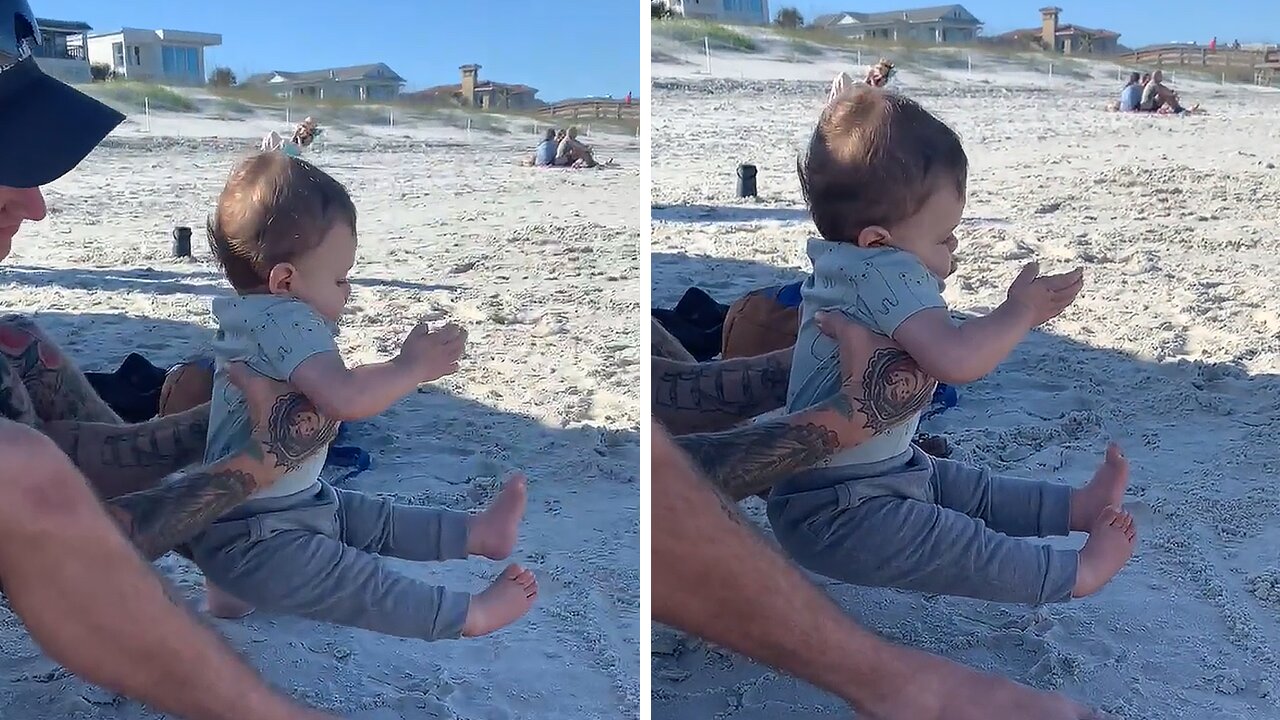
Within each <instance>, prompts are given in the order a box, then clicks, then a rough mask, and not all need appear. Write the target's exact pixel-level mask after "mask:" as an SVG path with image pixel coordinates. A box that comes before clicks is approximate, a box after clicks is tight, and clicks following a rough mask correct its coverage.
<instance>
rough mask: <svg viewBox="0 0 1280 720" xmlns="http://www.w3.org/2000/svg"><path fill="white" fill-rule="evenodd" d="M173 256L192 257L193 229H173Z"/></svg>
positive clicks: (180, 227) (182, 227)
mask: <svg viewBox="0 0 1280 720" xmlns="http://www.w3.org/2000/svg"><path fill="white" fill-rule="evenodd" d="M173 256H174V257H191V228H189V227H185V226H178V227H176V228H174V229H173Z"/></svg>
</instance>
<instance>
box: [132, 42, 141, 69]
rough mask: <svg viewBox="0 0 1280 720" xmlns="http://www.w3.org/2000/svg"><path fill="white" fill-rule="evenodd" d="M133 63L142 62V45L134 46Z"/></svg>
mask: <svg viewBox="0 0 1280 720" xmlns="http://www.w3.org/2000/svg"><path fill="white" fill-rule="evenodd" d="M133 64H134V65H141V64H142V46H140V45H134V46H133Z"/></svg>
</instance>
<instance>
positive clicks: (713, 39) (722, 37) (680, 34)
mask: <svg viewBox="0 0 1280 720" xmlns="http://www.w3.org/2000/svg"><path fill="white" fill-rule="evenodd" d="M653 33H654V34H655V35H658V36H661V37H664V38H668V39H671V40H675V41H677V42H680V43H685V44H688V45H698V46H701V45H702V43H703V39H704V38H705V39H706V41H707V43H708V44H710V45H711V47H712V48H717V49H720V50H732V51H734V52H744V53H753V52H759V51H760V45H759V44H758V43H757V42H756V41H755V40H753V39H751V38H750V37H748V36H747V35H744V34H742V33H740V32H738V31H737V30H734V29H733V28H730V27H726V26H724V25H720V24H718V23H713V22H708V21H706V20H684V19H672V20H655V21H653Z"/></svg>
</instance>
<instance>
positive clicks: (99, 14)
mask: <svg viewBox="0 0 1280 720" xmlns="http://www.w3.org/2000/svg"><path fill="white" fill-rule="evenodd" d="M30 2H31V7H32V9H33V10H34V11H35V13H36V15H38V16H41V17H48V18H53V19H57V20H82V21H84V22H87V23H89V24H90V25H92V26H93V28H94V32H110V31H113V30H118V29H119V28H120V27H122V26H128V27H138V28H170V29H173V30H195V31H200V32H216V33H221V34H222V46H221V47H216V48H210V49H209V50H208V54H207V55H206V60H205V63H206V65H207V66H208V67H210V68H212V67H214V66H215V65H226V66H228V67H230V68H231V69H232V70H233V71H235V73H236V74H237V75H238V76H240V77H244V76H245V74H247V73H252V72H264V71H267V70H314V69H320V68H326V67H337V66H343V65H361V64H364V63H373V62H385V63H387V64H388V65H390V66H391V68H392V69H393V70H395V71H396V72H398V73H400V74H401V75H403V76H404V77H405V79H407V80H408V81H409V85H408V86H407V89H409V90H415V89H420V88H423V87H427V86H431V85H443V84H446V83H456V82H458V66H459V65H463V64H466V63H479V64H480V66H481V70H480V77H481V79H488V80H497V81H500V82H507V83H524V84H526V85H532V86H533V87H536V88H538V90H539V92H538V97H539V98H540V99H542V100H548V101H554V100H560V99H564V98H568V97H582V96H591V95H613V96H614V97H618V98H620V97H623V96H624V95H626V94H627V93H628V92H633V93H636V95H637V96H638V95H639V91H640V87H639V85H640V17H641V13H640V9H641V4H640V3H639V2H637V1H636V0H452V1H451V2H450V1H446V0H284V1H281V0H214V1H213V2H184V1H182V0H121V1H119V2H102V0H30ZM298 8H306V9H307V10H309V13H302V14H299V13H297V9H298ZM646 62H647V59H646Z"/></svg>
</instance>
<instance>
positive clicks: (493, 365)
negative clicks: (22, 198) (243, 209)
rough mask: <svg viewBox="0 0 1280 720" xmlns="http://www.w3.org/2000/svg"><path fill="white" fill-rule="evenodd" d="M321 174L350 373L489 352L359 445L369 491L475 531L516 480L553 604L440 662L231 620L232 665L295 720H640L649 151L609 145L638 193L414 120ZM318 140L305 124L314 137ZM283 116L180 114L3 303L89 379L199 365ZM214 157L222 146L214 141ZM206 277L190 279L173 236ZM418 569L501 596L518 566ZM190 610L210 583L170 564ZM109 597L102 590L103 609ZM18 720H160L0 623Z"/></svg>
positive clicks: (398, 643)
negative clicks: (245, 159)
mask: <svg viewBox="0 0 1280 720" xmlns="http://www.w3.org/2000/svg"><path fill="white" fill-rule="evenodd" d="M316 116H317V120H319V121H320V122H321V124H322V125H327V126H328V127H329V129H328V131H327V133H326V134H325V136H324V138H325V140H326V141H327V148H325V149H324V150H323V152H321V153H318V154H313V155H312V156H311V159H313V160H315V161H316V162H317V163H318V164H319V165H320V166H322V167H324V168H326V169H328V170H329V171H330V172H331V173H332V174H334V175H335V176H336V177H337V178H338V179H339V180H341V181H343V182H345V183H347V185H348V188H349V189H350V190H351V192H352V194H353V196H354V198H355V201H356V204H357V207H358V209H359V212H360V223H359V224H360V227H359V230H360V242H361V248H360V256H359V263H358V266H357V270H356V273H355V275H356V277H358V278H359V279H358V280H357V281H356V282H355V288H354V290H353V297H352V301H351V304H350V307H349V310H348V315H347V316H346V318H345V319H344V327H345V331H344V332H343V334H342V336H341V338H340V343H341V345H342V347H343V350H344V352H345V353H346V354H347V357H348V359H349V360H350V361H356V362H359V361H371V360H376V359H383V358H386V357H389V356H390V354H392V353H393V352H394V351H395V349H396V348H398V346H399V342H400V341H401V340H402V339H403V337H404V335H405V333H407V332H408V330H409V328H410V327H411V326H412V325H413V324H414V323H415V322H416V321H418V320H421V319H427V320H430V321H431V322H433V323H443V322H445V321H447V320H456V321H458V322H461V323H462V324H464V325H465V326H466V327H467V328H468V330H469V331H470V333H471V335H470V344H469V349H468V355H467V358H466V359H465V361H464V364H463V367H462V369H461V370H460V371H459V372H458V373H457V374H456V375H453V376H451V377H449V378H446V379H444V380H442V381H440V382H438V383H435V384H434V385H433V387H432V388H431V389H430V391H428V392H425V393H422V394H418V395H415V396H413V397H411V398H408V399H406V400H405V401H403V402H401V403H400V404H398V405H396V406H395V407H394V408H392V409H391V410H390V411H388V412H387V413H385V414H384V415H383V416H381V417H378V418H376V419H374V420H371V421H369V422H366V423H362V424H358V425H353V426H352V427H351V430H352V442H354V443H355V444H358V445H360V446H362V447H364V448H365V449H367V450H368V451H369V452H371V453H372V455H373V458H374V468H373V469H372V470H370V471H369V472H367V473H365V474H363V475H361V476H359V477H357V478H355V479H354V480H352V481H351V482H350V483H349V484H348V485H347V487H349V488H353V489H360V490H367V491H370V492H377V493H394V494H395V495H396V496H398V497H399V498H401V499H403V500H404V501H408V502H413V503H426V504H439V505H445V506H448V507H453V508H459V509H473V508H478V507H481V506H483V505H484V504H485V503H486V502H487V501H488V499H489V498H490V497H492V495H493V493H494V491H495V489H496V487H497V486H498V484H499V482H500V480H501V478H502V476H504V475H505V473H506V472H507V471H509V470H512V469H517V468H519V469H523V470H524V471H525V472H527V473H528V476H529V478H530V498H529V508H528V513H527V516H526V519H525V522H524V525H523V529H522V531H521V535H520V541H519V545H518V547H517V550H516V554H515V556H514V559H515V560H516V561H518V562H522V563H524V564H526V565H527V566H529V567H531V568H532V569H534V570H535V571H536V572H537V574H538V577H539V579H540V582H541V597H540V600H539V602H538V604H537V606H535V608H534V610H533V611H532V612H531V613H530V614H529V615H528V616H527V617H526V618H525V619H523V620H521V621H519V622H518V623H517V624H515V625H514V626H512V627H511V628H509V629H506V630H503V631H501V632H499V633H497V634H495V635H493V636H490V637H488V638H483V639H476V640H463V641H453V642H438V643H425V642H422V641H416V640H404V639H398V638H390V637H384V636H379V635H376V634H373V633H369V632H365V631H361V630H352V629H347V628H339V627H334V626H329V625H324V624H319V623H315V622H310V621H306V620H300V619H293V618H280V617H270V616H268V615H266V614H259V615H254V616H251V617H250V618H249V619H247V620H245V621H240V622H219V623H217V628H218V630H219V631H220V632H221V633H222V634H224V635H225V636H226V637H227V639H228V641H229V642H230V644H231V645H232V646H234V647H235V648H236V649H237V650H239V651H240V652H242V653H243V654H244V655H246V656H247V657H248V659H249V660H250V661H251V662H252V663H253V665H255V666H256V667H258V668H259V669H261V670H262V672H263V673H264V674H265V675H266V677H267V678H268V679H269V680H270V681H271V682H273V683H276V684H278V685H279V686H281V687H283V688H285V689H286V690H287V691H288V692H290V693H291V694H292V695H294V696H295V697H297V698H299V699H301V700H304V701H306V702H309V703H313V704H315V705H318V706H320V707H324V708H328V709H331V710H334V711H336V712H339V713H341V714H342V715H343V716H344V717H351V718H357V719H364V720H395V719H396V718H404V719H406V720H407V719H411V718H412V719H415V720H416V719H418V718H477V719H478V718H488V719H504V718H548V717H571V718H610V719H612V718H619V717H623V718H627V717H632V718H634V717H637V710H636V705H637V697H638V688H639V686H638V666H637V658H638V654H639V650H638V647H639V643H638V641H637V633H638V627H639V603H638V598H639V563H638V554H639V551H638V547H639V540H638V517H639V510H638V508H639V484H638V470H637V468H638V464H639V450H638V445H639V442H638V434H637V428H638V422H639V405H638V399H637V397H636V393H635V388H636V387H637V386H638V383H639V352H638V350H637V345H638V342H639V338H638V332H637V330H636V323H635V317H636V315H637V313H638V312H639V300H640V288H639V283H638V271H637V267H638V263H639V249H638V244H639V231H638V229H637V228H638V223H639V217H640V215H639V213H640V212H642V210H641V208H640V207H639V205H638V199H639V191H638V189H637V188H638V187H639V181H638V177H639V173H638V163H639V144H638V139H637V138H635V137H633V136H628V135H627V134H625V131H624V133H623V134H620V135H607V134H604V133H603V132H602V130H601V129H600V128H597V129H596V132H595V134H594V136H593V137H588V138H587V141H588V142H589V143H593V144H595V145H596V146H597V148H598V149H599V151H600V152H601V153H602V154H603V156H604V157H609V156H613V157H616V158H617V160H618V161H619V163H620V164H621V166H622V167H621V168H620V169H615V170H608V171H599V172H586V171H582V172H576V171H573V172H571V171H559V170H535V169H532V168H524V167H517V166H516V165H515V164H514V159H515V158H516V157H517V156H518V155H522V154H526V153H531V152H532V147H533V144H534V136H533V135H532V128H531V127H530V124H529V122H528V121H525V120H520V121H513V123H512V126H513V128H516V129H518V130H519V132H517V133H514V134H491V133H487V132H486V133H482V132H479V131H477V132H476V133H474V134H473V135H472V136H471V138H470V140H468V136H467V134H466V132H465V131H464V130H461V129H458V128H456V127H444V126H435V125H431V124H429V123H426V122H425V121H424V122H418V123H416V124H415V123H413V122H411V121H403V122H402V121H401V119H399V118H397V124H396V126H395V127H394V128H386V127H370V126H362V125H347V126H343V125H331V124H330V123H329V122H328V121H327V120H326V118H325V116H324V115H323V113H317V114H316ZM297 119H299V118H295V121H296V120H297ZM282 120H283V118H267V117H263V116H248V117H247V118H242V119H239V120H236V121H227V120H218V119H213V118H209V117H200V116H186V115H177V114H163V113H161V114H158V115H157V116H156V117H154V118H153V120H152V132H151V133H150V134H146V133H143V132H142V127H141V123H139V122H137V121H136V120H132V119H131V120H130V121H129V122H128V124H127V125H126V126H124V127H122V128H121V129H120V130H118V131H117V132H116V133H115V134H114V135H113V136H112V137H111V138H109V139H108V141H107V142H106V143H104V145H103V146H102V147H101V148H100V149H99V150H97V151H96V152H95V153H94V154H93V155H92V156H91V157H90V158H89V159H88V160H86V161H85V162H84V163H83V164H82V165H81V166H80V168H79V169H77V170H76V171H75V172H74V173H72V174H71V175H70V176H68V177H66V178H64V179H63V180H61V181H59V182H57V183H55V184H54V185H53V186H52V187H50V188H48V192H47V197H48V199H49V205H50V217H49V218H48V219H47V221H45V222H43V223H38V224H31V225H28V226H26V227H24V228H23V230H22V232H21V234H20V235H19V237H18V238H17V240H16V242H15V245H16V247H15V251H14V254H13V256H12V257H10V258H9V260H8V261H7V262H6V263H5V264H4V265H3V266H0V303H2V304H3V306H4V307H5V309H6V310H8V311H18V312H32V313H36V314H37V317H38V318H39V321H40V323H41V324H42V325H43V327H44V328H45V329H46V330H48V331H49V332H50V333H51V334H52V335H53V336H54V337H56V338H58V339H59V340H60V341H61V342H62V343H63V344H64V347H65V348H66V349H67V350H68V351H69V352H70V353H71V354H72V355H73V356H74V357H75V358H77V359H78V360H80V361H81V362H82V363H83V364H84V366H85V367H86V368H87V369H92V370H110V369H114V367H115V366H116V365H117V364H118V362H119V361H120V360H121V359H122V358H123V357H124V356H125V354H126V353H127V352H129V351H131V350H136V351H138V352H141V353H143V354H144V355H146V356H147V357H148V358H150V359H151V360H152V361H154V362H156V363H157V364H160V365H162V366H163V365H166V364H168V363H172V362H176V361H178V360H180V359H182V358H183V357H185V356H187V355H189V354H191V353H193V352H196V351H199V350H200V349H201V348H202V347H203V346H204V343H205V342H207V340H208V337H209V329H208V328H209V327H210V325H211V323H210V320H211V318H210V315H209V311H208V308H209V300H210V297H211V296H214V295H217V294H220V293H223V292H226V285H225V281H224V280H223V279H222V277H221V275H220V273H219V272H218V270H217V268H216V267H215V265H213V264H212V263H211V262H210V260H209V257H208V252H207V251H206V250H205V249H204V247H203V233H202V231H201V228H202V227H203V222H204V218H205V214H206V213H207V212H208V211H209V210H210V208H211V207H212V202H213V201H214V199H215V198H216V196H217V193H218V192H219V191H220V189H221V186H222V182H223V181H224V179H225V177H226V173H227V172H228V171H229V170H230V168H231V166H232V164H233V163H234V162H235V160H236V159H237V158H238V157H239V156H240V155H241V154H243V153H246V152H248V151H250V150H252V149H256V146H257V139H258V138H259V137H260V136H261V135H262V134H263V133H264V132H266V131H267V130H270V129H277V130H280V131H281V132H286V131H287V130H288V128H287V127H286V126H285V125H284V124H283V122H282ZM214 136H217V137H214ZM179 224H182V225H189V226H192V227H193V228H195V229H196V234H195V242H194V243H193V244H194V245H196V254H197V256H198V259H197V260H195V261H190V262H188V261H176V260H173V259H170V258H169V244H170V239H169V233H170V231H171V229H172V228H173V226H175V225H179ZM390 562H396V563H398V565H399V567H402V568H403V569H405V570H406V572H409V573H411V574H413V575H415V576H418V577H422V578H427V579H430V580H431V581H433V582H439V583H441V584H447V585H450V586H453V587H457V588H466V589H470V590H472V591H478V590H480V589H482V588H484V587H485V586H486V585H487V584H488V582H489V580H490V579H491V577H492V576H494V575H495V574H496V573H497V572H499V571H500V570H501V568H502V567H503V564H501V563H494V562H488V561H471V562H454V563H448V564H410V563H400V562H398V561H390ZM159 567H160V568H161V570H162V572H163V573H164V574H165V575H167V576H168V577H169V578H171V579H172V580H173V581H174V582H175V583H176V584H177V585H178V586H179V587H180V588H181V590H182V591H183V593H185V595H186V596H187V597H188V598H190V599H191V600H192V601H193V602H195V601H198V600H199V599H200V598H201V596H202V590H201V588H200V575H199V573H198V571H197V570H195V569H194V567H192V566H189V565H187V564H186V563H185V562H183V561H181V560H178V559H174V558H173V557H172V556H171V557H169V558H166V559H165V560H162V561H161V562H160V563H159ZM88 590H90V591H91V590H92V588H89V589H88ZM0 717H3V718H13V719H14V720H17V719H18V718H21V719H22V720H43V719H49V720H52V719H54V718H58V719H59V720H61V719H62V718H72V717H102V718H121V719H126V720H133V719H139V720H140V719H142V718H155V717H158V716H157V715H156V714H154V713H149V712H147V711H146V710H144V709H143V708H142V707H141V706H140V705H139V704H137V703H135V702H131V701H126V700H122V699H119V698H116V697H113V696H112V695H110V694H108V693H105V692H103V691H101V690H99V689H96V688H91V687H89V686H87V685H86V684H84V683H82V682H80V681H79V680H77V679H75V678H72V677H69V675H68V673H67V672H66V671H65V670H63V669H61V668H59V667H58V666H57V665H56V664H55V663H54V662H52V661H51V660H49V659H47V658H45V657H44V656H42V655H41V653H40V652H39V650H38V649H37V648H36V647H35V645H33V643H32V642H31V640H30V638H29V637H28V636H27V634H26V632H25V631H24V630H23V628H22V625H21V624H20V623H19V622H18V620H17V619H16V618H15V617H14V616H13V615H11V614H9V613H8V611H7V610H2V611H0Z"/></svg>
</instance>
